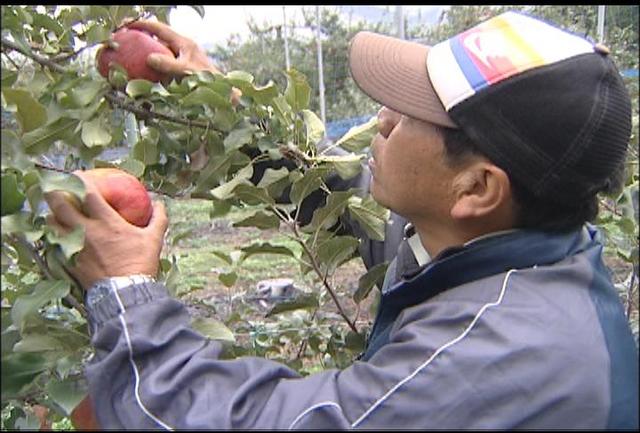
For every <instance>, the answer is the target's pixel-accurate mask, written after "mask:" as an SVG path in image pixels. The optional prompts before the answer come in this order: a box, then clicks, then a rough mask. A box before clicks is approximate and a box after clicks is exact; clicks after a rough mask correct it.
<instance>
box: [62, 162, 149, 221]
mask: <svg viewBox="0 0 640 433" xmlns="http://www.w3.org/2000/svg"><path fill="white" fill-rule="evenodd" d="M82 179H83V181H85V182H87V181H89V182H91V183H92V184H94V185H95V186H96V187H97V189H98V191H99V192H100V194H101V195H102V197H104V199H105V200H106V201H107V203H109V205H110V206H111V207H112V208H114V209H115V210H116V211H117V212H118V213H119V214H120V215H121V216H122V217H123V218H124V219H126V220H127V221H129V222H130V223H131V224H134V225H137V226H138V227H146V226H147V224H149V220H150V219H151V214H152V213H153V205H152V204H151V198H150V197H149V193H148V192H147V190H146V188H145V187H144V185H143V184H142V183H140V181H139V180H138V179H137V178H136V177H135V176H133V175H131V174H129V173H127V172H126V171H122V170H119V169H117V168H94V169H91V170H86V171H83V172H82ZM69 197H72V199H70V201H72V203H74V205H75V206H76V207H77V199H76V198H75V196H72V195H71V194H69Z"/></svg>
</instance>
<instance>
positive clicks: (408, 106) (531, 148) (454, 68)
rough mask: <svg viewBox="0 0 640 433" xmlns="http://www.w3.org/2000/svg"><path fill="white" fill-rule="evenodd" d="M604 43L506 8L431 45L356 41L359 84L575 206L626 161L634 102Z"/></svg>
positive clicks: (367, 35)
mask: <svg viewBox="0 0 640 433" xmlns="http://www.w3.org/2000/svg"><path fill="white" fill-rule="evenodd" d="M608 54H609V50H608V49H607V48H606V47H605V46H603V45H600V44H593V43H591V42H589V41H588V40H587V39H585V38H582V37H580V36H577V35H574V34H572V33H569V32H566V31H563V30H561V29H559V28H557V27H555V26H553V25H551V24H549V23H546V22H544V21H542V20H539V19H536V18H533V17H531V16H528V15H526V14H522V13H517V12H506V13H503V14H500V15H498V16H496V17H493V18H491V19H489V20H487V21H484V22H482V23H480V24H478V25H477V26H475V27H472V28H471V29H469V30H466V31H464V32H462V33H460V34H458V35H456V36H454V37H452V38H450V39H448V40H446V41H444V42H441V43H438V44H436V45H434V46H433V47H429V46H426V45H422V44H419V43H416V42H411V41H405V40H401V39H397V38H393V37H389V36H384V35H380V34H376V33H372V32H366V31H363V32H359V33H357V34H356V35H355V36H354V38H353V39H352V40H351V44H350V48H349V63H350V68H351V75H352V77H353V79H354V80H355V82H356V83H357V85H358V86H359V87H360V89H361V90H362V91H364V92H365V93H366V94H367V95H369V96H370V97H371V98H373V99H374V100H376V101H377V102H379V103H381V104H383V105H385V106H387V107H389V108H391V109H393V110H395V111H398V112H400V113H403V114H406V115H409V116H411V117H414V118H416V119H421V120H424V121H427V122H431V123H434V124H437V125H440V126H443V127H447V128H461V129H462V130H464V132H465V133H466V134H467V135H468V136H469V137H470V138H471V139H472V140H473V142H474V144H475V145H476V146H477V147H478V149H479V150H480V151H481V152H482V153H483V154H485V155H486V156H487V157H488V158H489V159H491V160H492V161H493V162H494V163H495V164H496V165H498V166H500V167H502V168H503V169H504V170H505V171H506V172H507V173H508V174H509V175H510V176H511V177H513V178H514V179H515V180H517V181H519V183H520V184H521V185H523V186H524V187H525V188H527V189H528V190H529V191H530V192H531V193H533V194H534V195H535V196H539V197H546V198H547V199H550V200H553V201H558V202H562V203H565V204H568V203H577V202H579V201H581V200H583V199H584V198H586V197H590V196H593V195H595V194H596V193H597V192H598V191H600V190H602V189H603V188H604V187H605V185H606V184H607V179H608V178H609V177H610V176H611V174H612V173H613V172H614V171H615V170H616V168H618V167H619V165H620V164H621V163H623V162H624V160H625V157H626V151H627V145H628V141H629V136H630V132H631V101H630V98H629V94H628V92H627V90H626V88H625V86H624V83H623V81H622V78H621V77H620V74H619V72H618V70H617V68H616V66H615V64H614V63H613V61H612V60H611V58H610V57H609V55H608Z"/></svg>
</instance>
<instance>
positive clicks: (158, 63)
mask: <svg viewBox="0 0 640 433" xmlns="http://www.w3.org/2000/svg"><path fill="white" fill-rule="evenodd" d="M147 65H149V66H150V67H151V68H153V69H155V70H156V71H158V72H161V73H163V74H171V75H184V74H185V73H187V68H186V67H185V65H184V63H183V62H181V61H179V60H177V59H176V58H175V57H170V56H166V55H164V54H149V56H148V57H147Z"/></svg>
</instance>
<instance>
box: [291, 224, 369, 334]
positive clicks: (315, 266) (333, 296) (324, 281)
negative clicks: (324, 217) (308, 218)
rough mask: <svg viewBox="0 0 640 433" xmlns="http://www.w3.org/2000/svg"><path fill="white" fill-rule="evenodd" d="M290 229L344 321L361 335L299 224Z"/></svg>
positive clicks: (292, 225)
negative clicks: (310, 247)
mask: <svg viewBox="0 0 640 433" xmlns="http://www.w3.org/2000/svg"><path fill="white" fill-rule="evenodd" d="M290 227H291V228H292V230H293V232H294V234H295V235H296V238H297V239H298V243H300V245H301V246H302V249H303V250H304V252H305V253H306V254H307V255H308V256H309V258H310V259H311V266H312V267H313V270H314V271H315V273H316V274H317V275H318V276H319V277H320V278H321V279H322V285H323V286H324V288H325V289H326V290H327V292H329V295H330V296H331V299H333V302H334V303H335V304H336V307H338V312H339V313H340V315H341V316H342V317H343V318H344V320H345V321H346V322H347V324H348V325H349V327H350V328H351V329H352V330H353V332H355V333H356V334H359V332H358V328H356V325H355V323H354V322H352V321H351V319H349V316H347V313H346V312H345V311H344V309H343V308H342V305H341V304H340V301H339V300H338V297H337V296H336V294H335V292H334V291H333V289H332V288H331V286H330V285H329V282H328V281H327V278H326V275H322V271H321V270H320V265H318V261H317V260H316V258H315V256H314V255H313V254H312V253H311V251H310V250H309V247H307V245H306V244H305V243H304V241H303V240H302V239H301V237H300V233H299V232H298V227H297V223H296V222H295V221H293V222H292V223H290Z"/></svg>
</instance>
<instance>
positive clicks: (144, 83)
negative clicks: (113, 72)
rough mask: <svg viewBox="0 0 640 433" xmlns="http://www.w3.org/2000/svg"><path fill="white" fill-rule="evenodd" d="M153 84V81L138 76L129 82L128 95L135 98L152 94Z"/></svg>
mask: <svg viewBox="0 0 640 433" xmlns="http://www.w3.org/2000/svg"><path fill="white" fill-rule="evenodd" d="M153 86H154V84H153V83H152V82H151V81H149V80H143V79H140V78H138V79H135V80H131V81H129V82H128V83H127V88H126V92H127V95H129V96H130V97H132V98H135V97H137V96H144V95H148V94H150V93H151V88H152V87H153Z"/></svg>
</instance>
